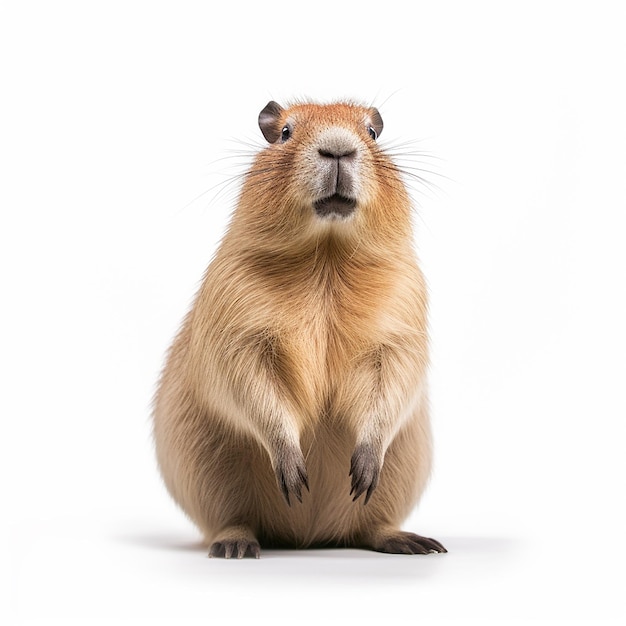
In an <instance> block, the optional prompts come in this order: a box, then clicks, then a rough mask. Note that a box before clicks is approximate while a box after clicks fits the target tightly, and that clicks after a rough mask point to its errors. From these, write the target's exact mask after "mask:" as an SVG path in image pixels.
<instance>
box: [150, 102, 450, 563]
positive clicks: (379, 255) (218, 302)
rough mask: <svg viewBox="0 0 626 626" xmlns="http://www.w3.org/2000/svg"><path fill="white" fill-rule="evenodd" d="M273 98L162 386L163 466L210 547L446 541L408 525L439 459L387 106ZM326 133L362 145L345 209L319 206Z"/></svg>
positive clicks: (157, 419) (432, 547) (399, 547)
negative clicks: (262, 140) (387, 135)
mask: <svg viewBox="0 0 626 626" xmlns="http://www.w3.org/2000/svg"><path fill="white" fill-rule="evenodd" d="M271 104H272V107H270V108H269V109H268V108H266V109H265V110H264V113H265V114H266V115H265V117H263V114H262V118H261V122H260V123H261V126H262V129H263V130H264V134H266V137H269V138H270V139H271V140H272V141H273V143H272V144H271V145H269V146H268V147H267V148H266V149H264V150H263V151H261V152H260V153H259V154H258V155H257V157H256V159H255V161H254V163H253V166H252V168H251V170H250V172H249V173H248V175H247V176H246V178H245V181H244V184H243V189H242V191H241V195H240V199H239V202H238V206H237V209H236V211H235V213H234V215H233V218H232V220H231V224H230V227H229V229H228V231H227V233H226V235H225V237H224V239H223V241H222V244H221V246H220V247H219V249H218V251H217V253H216V255H215V258H214V259H213V261H212V262H211V264H210V265H209V267H208V269H207V272H206V275H205V277H204V282H203V284H202V287H201V288H200V291H199V293H198V295H197V298H196V301H195V303H194V305H193V307H192V309H191V311H190V312H189V314H188V315H187V317H186V319H185V321H184V323H183V325H182V328H181V330H180V332H179V334H178V336H177V337H176V340H175V341H174V344H173V345H172V347H171V350H170V352H169V355H168V359H167V364H166V366H165V369H164V371H163V374H162V378H161V381H160V384H159V388H158V391H157V394H156V398H155V409H154V433H155V440H156V449H157V457H158V461H159V464H160V468H161V472H162V475H163V478H164V480H165V483H166V485H167V487H168V489H169V491H170V493H171V494H172V496H173V497H174V499H175V500H176V501H177V502H178V504H179V505H180V506H181V507H182V508H183V510H184V511H185V512H186V513H187V514H188V515H189V516H190V517H191V519H192V520H193V521H194V522H195V523H196V524H197V525H198V527H199V528H200V529H201V530H202V532H203V533H204V536H205V538H206V541H207V543H208V544H209V545H210V546H211V555H213V556H226V557H230V556H231V554H232V555H235V556H238V557H241V556H243V555H245V554H250V555H253V556H258V555H259V544H260V545H261V546H291V547H297V548H306V547H309V546H316V545H337V546H359V547H366V548H371V549H374V550H381V551H386V552H407V553H424V552H436V551H445V549H444V548H443V547H442V546H441V545H440V544H439V543H438V542H435V541H434V540H430V539H426V538H424V537H419V536H418V535H414V534H412V533H406V532H402V531H400V530H399V525H400V523H401V522H402V520H403V519H404V518H405V517H406V516H407V515H408V513H409V512H410V511H411V509H412V508H413V507H414V506H415V504H416V502H417V500H418V498H419V496H420V494H421V492H422V490H423V489H424V486H425V483H426V481H427V477H428V474H429V469H430V463H431V444H430V430H429V420H428V407H427V397H426V369H427V363H428V358H427V353H428V346H427V328H426V314H427V300H426V288H425V284H424V280H423V277H422V274H421V272H420V270H419V268H418V265H417V263H416V260H415V257H414V252H413V247H412V233H411V215H410V213H411V208H410V200H409V197H408V195H407V193H406V190H405V187H404V185H403V184H402V181H401V178H400V176H399V174H398V171H397V169H396V167H395V166H394V164H393V163H392V161H391V160H390V158H389V157H387V156H386V155H385V154H384V153H383V152H382V151H381V150H380V149H379V147H378V146H377V144H376V143H375V141H374V140H373V139H372V137H370V134H369V132H368V126H374V125H376V130H377V131H378V132H380V130H382V121H381V120H380V116H379V115H378V112H377V111H376V110H375V109H370V108H365V107H361V106H357V105H355V104H351V103H338V104H333V105H316V104H296V105H293V106H292V107H290V108H288V109H282V108H281V107H279V106H278V105H275V103H271ZM268 106H269V105H268ZM286 125H288V126H289V129H290V132H291V136H290V137H289V138H288V139H287V140H285V141H282V139H281V136H280V133H281V129H282V128H283V127H285V126H286ZM328 129H331V130H330V131H328ZM324 133H327V134H326V135H324ZM322 144H323V146H322V147H323V148H324V149H325V150H326V149H327V144H328V145H330V148H328V149H330V150H334V149H336V146H337V145H339V146H340V147H342V146H344V145H349V146H352V145H354V146H355V148H356V156H352V155H349V156H348V158H349V159H352V161H351V163H356V165H353V164H351V165H350V166H349V167H348V166H346V171H347V172H348V173H349V174H350V176H351V177H354V179H355V180H354V181H352V182H351V183H349V184H348V187H351V188H353V189H354V194H355V196H356V209H355V210H354V213H353V215H350V217H349V218H347V219H342V218H340V217H338V216H334V217H330V218H329V217H323V218H322V217H319V216H317V215H316V214H315V212H314V210H313V203H314V201H315V200H316V199H317V197H320V196H321V195H323V194H324V193H326V192H325V191H324V189H321V191H320V190H318V189H316V188H314V185H313V186H312V183H311V178H315V177H316V176H317V174H316V173H315V172H316V171H317V170H316V168H321V167H322V166H324V167H325V166H326V165H325V164H326V163H327V161H324V162H323V163H322V161H323V157H320V156H318V148H319V146H321V145H322ZM320 150H321V148H320ZM331 161H332V159H331ZM318 162H319V163H318ZM344 162H345V159H344ZM325 180H326V179H325V178H324V179H323V181H322V183H320V184H322V187H323V186H324V184H325V182H324V181H325ZM318 186H319V185H318ZM349 471H351V476H349ZM351 488H352V496H354V495H355V494H356V497H357V498H356V501H353V497H351ZM361 494H364V496H363V498H360V496H361ZM370 496H371V500H369V501H368V502H367V504H364V501H365V500H366V499H367V498H369V497H370ZM295 499H297V500H300V502H295V501H294V500H295Z"/></svg>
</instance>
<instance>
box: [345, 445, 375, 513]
mask: <svg viewBox="0 0 626 626" xmlns="http://www.w3.org/2000/svg"><path fill="white" fill-rule="evenodd" d="M379 475H380V461H379V455H378V454H376V452H375V450H374V447H373V446H371V445H368V444H359V445H358V446H357V447H356V449H355V451H354V454H353V455H352V459H351V460H350V473H349V474H348V476H351V477H352V484H351V487H352V488H351V489H350V495H353V494H354V497H353V498H352V501H353V502H355V501H356V500H358V499H359V497H360V496H361V495H362V494H363V493H365V500H364V504H367V503H368V502H369V499H370V498H371V497H372V494H373V493H374V490H375V489H376V486H377V485H378V478H379Z"/></svg>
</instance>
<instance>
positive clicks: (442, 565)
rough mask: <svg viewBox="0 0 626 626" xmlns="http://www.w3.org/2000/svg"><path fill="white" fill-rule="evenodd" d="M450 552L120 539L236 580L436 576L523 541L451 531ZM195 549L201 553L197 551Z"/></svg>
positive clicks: (494, 557)
mask: <svg viewBox="0 0 626 626" xmlns="http://www.w3.org/2000/svg"><path fill="white" fill-rule="evenodd" d="M438 539H440V541H441V542H442V543H443V545H444V546H445V547H446V548H447V550H448V553H447V554H425V555H405V554H382V553H380V552H373V551H370V550H358V549H352V548H315V549H308V550H290V549H262V551H261V558H260V559H259V560H256V559H252V558H245V559H242V560H241V561H238V560H237V559H229V560H226V559H209V558H208V549H207V547H206V546H205V545H204V544H203V543H202V542H201V541H200V540H199V539H198V538H193V537H191V536H182V535H180V534H178V535H175V534H171V535H170V534H163V533H161V534H153V535H146V534H141V535H140V534H136V535H123V536H118V537H116V540H118V541H121V542H123V543H126V544H129V545H133V546H136V547H139V548H143V549H149V550H159V551H168V552H178V553H189V556H190V557H191V559H187V558H185V561H186V562H187V563H188V565H190V566H192V568H193V571H194V572H196V573H197V572H198V571H204V572H205V573H206V574H208V575H214V574H216V573H219V577H220V580H223V581H227V580H230V579H231V578H232V580H233V582H234V581H236V580H237V579H238V577H239V576H241V575H243V574H244V572H245V575H246V576H252V577H253V578H255V579H256V578H257V576H262V577H263V579H264V580H267V579H276V580H279V579H280V580H281V581H285V580H294V581H295V580H300V581H301V580H302V579H303V578H306V579H308V580H310V581H315V580H328V579H329V578H330V579H334V580H336V581H354V580H355V579H375V580H379V581H381V582H383V581H399V580H418V579H434V578H437V577H439V576H440V575H446V574H447V573H450V572H452V571H457V572H458V571H466V570H469V571H473V569H474V568H475V567H476V566H477V564H478V563H484V562H485V560H486V561H488V562H490V563H491V564H492V566H495V567H498V563H499V564H500V565H502V564H503V562H506V561H508V560H509V559H510V558H511V555H512V554H513V553H515V552H516V551H517V550H518V549H519V541H518V540H516V539H514V538H511V537H485V536H474V537H472V536H465V537H458V536H448V537H445V536H444V537H438ZM191 553H195V554H191Z"/></svg>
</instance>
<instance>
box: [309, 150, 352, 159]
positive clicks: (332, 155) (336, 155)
mask: <svg viewBox="0 0 626 626" xmlns="http://www.w3.org/2000/svg"><path fill="white" fill-rule="evenodd" d="M318 152H319V155H320V156H321V157H324V158H325V159H350V158H352V157H353V156H354V155H355V154H356V150H350V151H348V152H339V151H337V152H331V151H330V150H321V149H320V150H318Z"/></svg>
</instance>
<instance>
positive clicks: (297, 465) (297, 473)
mask: <svg viewBox="0 0 626 626" xmlns="http://www.w3.org/2000/svg"><path fill="white" fill-rule="evenodd" d="M274 471H275V473H276V479H277V481H278V485H279V487H280V490H281V493H282V494H283V497H284V498H285V501H286V502H287V505H288V506H291V501H290V497H289V496H290V495H294V496H295V497H296V498H297V500H298V502H302V488H303V487H305V488H306V490H307V491H309V480H308V476H307V471H306V467H305V464H304V457H303V456H302V452H301V450H300V449H299V448H284V449H283V450H282V451H281V452H280V454H279V455H278V458H277V460H276V465H275V470H274Z"/></svg>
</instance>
